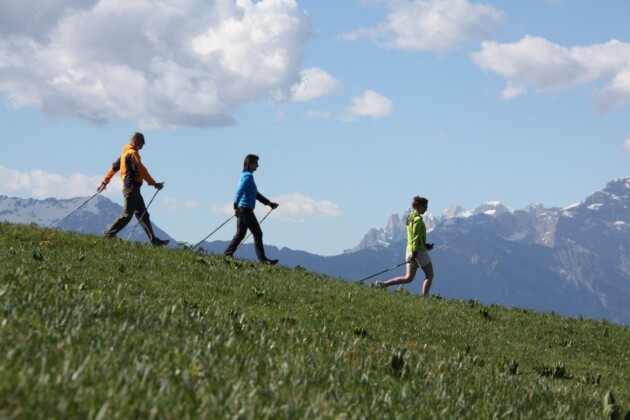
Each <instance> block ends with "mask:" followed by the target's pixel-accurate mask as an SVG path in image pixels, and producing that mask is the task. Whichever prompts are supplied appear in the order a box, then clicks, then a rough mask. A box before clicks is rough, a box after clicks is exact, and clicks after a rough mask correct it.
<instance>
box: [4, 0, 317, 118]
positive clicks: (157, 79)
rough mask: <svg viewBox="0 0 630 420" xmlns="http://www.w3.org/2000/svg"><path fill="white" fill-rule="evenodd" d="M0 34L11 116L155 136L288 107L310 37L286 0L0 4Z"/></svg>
mask: <svg viewBox="0 0 630 420" xmlns="http://www.w3.org/2000/svg"><path fill="white" fill-rule="evenodd" d="M33 10H37V13H33V12H32V11H33ZM0 35H1V37H0V92H4V94H5V96H6V98H7V100H8V103H9V104H11V105H12V106H13V107H15V108H20V107H25V106H30V107H37V108H40V109H42V110H43V112H45V113H46V114H48V115H51V116H74V117H78V118H81V119H84V120H88V121H90V122H92V123H96V124H102V123H107V122H109V121H110V120H113V119H127V120H133V121H137V122H139V123H140V124H141V125H142V126H143V127H146V128H151V127H153V128H155V127H175V126H191V127H208V126H223V125H229V124H233V123H234V120H233V114H234V112H235V111H236V110H237V109H238V108H239V107H240V106H241V105H243V104H245V103H248V102H251V101H255V100H258V99H261V98H267V97H271V96H272V95H274V94H275V93H276V92H278V91H284V92H286V93H285V96H286V97H288V96H289V95H290V94H291V87H292V86H294V85H295V84H296V83H297V82H298V81H299V80H300V79H299V78H300V75H299V65H300V63H301V60H302V52H301V47H302V45H303V44H304V43H305V42H306V41H307V40H308V39H309V37H310V36H311V31H310V21H309V18H308V16H307V15H306V14H305V13H303V12H301V11H300V10H299V8H298V5H297V2H296V1H295V0H260V1H253V0H236V1H232V0H213V1H209V0H189V1H185V2H173V1H165V0H161V1H153V0H134V1H119V0H59V1H55V2H43V3H42V2H40V1H36V0H21V1H19V2H8V1H6V2H0Z"/></svg>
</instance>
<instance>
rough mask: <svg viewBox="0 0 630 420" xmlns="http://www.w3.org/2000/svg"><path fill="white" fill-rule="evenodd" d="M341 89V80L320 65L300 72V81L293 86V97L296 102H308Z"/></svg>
mask: <svg viewBox="0 0 630 420" xmlns="http://www.w3.org/2000/svg"><path fill="white" fill-rule="evenodd" d="M339 90H341V82H340V81H339V80H337V79H335V78H334V77H332V76H331V75H330V74H328V73H326V72H325V71H323V70H322V69H320V68H319V67H313V68H310V69H306V70H304V71H302V72H300V83H298V84H296V85H294V86H293V87H292V88H291V99H292V100H293V101H294V102H307V101H312V100H313V99H317V98H319V97H321V96H326V95H330V94H333V93H337V92H339Z"/></svg>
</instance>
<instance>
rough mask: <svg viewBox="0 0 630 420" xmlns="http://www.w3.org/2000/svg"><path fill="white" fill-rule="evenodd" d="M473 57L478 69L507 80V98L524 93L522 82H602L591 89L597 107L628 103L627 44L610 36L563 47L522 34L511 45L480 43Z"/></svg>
mask: <svg viewBox="0 0 630 420" xmlns="http://www.w3.org/2000/svg"><path fill="white" fill-rule="evenodd" d="M472 59H473V60H474V62H475V63H476V64H477V65H478V66H479V67H480V68H482V69H484V70H488V71H492V72H495V73H497V74H499V75H501V76H503V77H504V78H506V79H507V83H508V86H507V88H506V90H505V91H504V98H506V99H511V98H512V97H514V96H515V95H514V93H518V94H520V93H522V92H524V89H525V87H532V88H534V89H535V90H536V91H537V92H543V93H549V92H557V91H560V90H562V89H568V88H572V87H575V86H578V85H585V84H589V83H593V82H596V81H601V82H603V83H604V84H605V87H604V88H603V89H601V90H596V91H594V99H595V102H596V105H597V107H598V109H599V110H600V111H607V110H609V109H611V108H614V107H618V106H622V105H627V104H629V103H630V43H623V42H620V41H617V40H611V41H609V42H607V43H605V44H593V45H587V46H575V47H564V46H561V45H558V44H554V43H552V42H550V41H548V40H546V39H545V38H541V37H533V36H526V37H524V38H523V39H521V40H520V41H518V42H514V43H509V44H499V43H496V42H483V43H482V44H481V50H480V51H478V52H475V53H473V54H472ZM516 86H518V88H516V89H517V90H516V91H515V90H514V88H515V87H516Z"/></svg>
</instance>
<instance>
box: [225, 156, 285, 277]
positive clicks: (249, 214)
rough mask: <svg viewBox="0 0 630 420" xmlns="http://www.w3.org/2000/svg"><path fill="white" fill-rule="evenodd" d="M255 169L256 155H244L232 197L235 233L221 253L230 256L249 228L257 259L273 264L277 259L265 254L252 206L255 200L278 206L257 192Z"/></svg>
mask: <svg viewBox="0 0 630 420" xmlns="http://www.w3.org/2000/svg"><path fill="white" fill-rule="evenodd" d="M256 169H258V156H256V155H247V156H245V161H244V162H243V172H242V173H241V180H240V182H239V184H238V188H237V189H236V196H235V197H234V214H235V215H236V220H237V222H236V235H234V238H232V242H230V245H228V247H227V248H226V249H225V251H224V252H223V254H224V255H225V256H228V257H231V256H232V255H233V254H234V252H236V249H237V248H238V246H239V245H240V243H241V242H242V241H243V238H245V235H246V234H247V229H249V230H250V232H251V233H252V235H253V236H254V248H255V249H256V256H257V257H258V261H260V262H261V263H264V264H269V265H275V264H277V263H278V260H270V259H268V258H267V257H266V256H265V248H264V247H263V241H262V237H263V233H262V230H261V229H260V225H259V224H258V219H256V215H255V214H254V208H255V207H256V200H258V201H260V202H261V203H263V204H264V205H266V206H270V207H271V208H272V209H275V208H276V207H278V203H272V202H271V201H269V200H268V199H267V198H266V197H265V196H264V195H262V194H261V193H259V192H258V188H256V183H255V182H254V172H255V171H256Z"/></svg>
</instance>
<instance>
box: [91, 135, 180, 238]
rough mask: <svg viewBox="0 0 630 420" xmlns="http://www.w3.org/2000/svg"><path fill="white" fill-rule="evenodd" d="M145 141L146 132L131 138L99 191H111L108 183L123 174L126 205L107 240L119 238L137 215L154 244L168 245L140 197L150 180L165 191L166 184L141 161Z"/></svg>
mask: <svg viewBox="0 0 630 420" xmlns="http://www.w3.org/2000/svg"><path fill="white" fill-rule="evenodd" d="M144 143H145V140H144V135H143V134H142V133H138V132H135V133H133V135H132V136H131V141H130V142H129V144H126V145H125V147H123V150H122V154H121V155H120V157H119V158H118V159H116V161H115V162H114V163H113V164H112V167H111V169H110V170H109V172H107V174H106V175H105V178H103V182H101V185H100V186H99V187H98V188H97V189H96V191H98V192H101V191H103V190H104V189H105V188H107V184H109V181H110V180H111V179H112V177H113V176H114V175H115V174H116V172H118V171H120V177H121V178H122V181H123V196H124V197H125V205H124V207H123V211H122V213H121V215H120V216H119V217H118V219H116V220H115V221H114V223H112V225H111V226H110V227H109V229H107V230H106V231H105V232H104V233H103V236H105V237H106V238H115V237H116V234H117V233H118V232H120V231H121V230H122V229H123V228H124V227H125V226H127V224H128V223H129V221H130V220H131V218H132V217H133V215H134V214H135V215H136V218H137V219H138V223H139V224H140V226H142V229H144V231H145V232H146V234H147V236H148V237H149V241H150V242H151V244H153V245H166V244H168V242H169V241H168V240H163V239H160V238H158V237H156V236H155V234H154V233H153V227H152V226H151V219H150V218H149V212H147V207H146V206H145V204H144V199H143V198H142V194H140V187H141V186H142V182H143V181H146V182H147V184H149V185H151V186H153V187H155V188H157V189H158V190H161V189H162V188H164V183H163V182H155V180H154V179H153V178H152V177H151V175H150V174H149V171H147V168H145V167H144V165H143V164H142V161H141V159H140V154H139V153H138V151H139V150H140V149H142V147H143V146H144Z"/></svg>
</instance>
